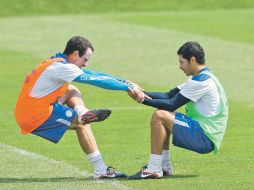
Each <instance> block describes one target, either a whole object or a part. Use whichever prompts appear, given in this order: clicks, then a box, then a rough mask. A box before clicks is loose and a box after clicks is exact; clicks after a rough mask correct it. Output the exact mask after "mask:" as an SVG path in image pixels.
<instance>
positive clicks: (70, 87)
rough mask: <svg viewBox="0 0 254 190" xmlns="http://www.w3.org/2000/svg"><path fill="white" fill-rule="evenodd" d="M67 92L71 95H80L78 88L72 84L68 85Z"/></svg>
mask: <svg viewBox="0 0 254 190" xmlns="http://www.w3.org/2000/svg"><path fill="white" fill-rule="evenodd" d="M68 93H69V94H70V95H71V96H72V95H77V94H79V95H81V92H80V91H79V89H78V88H77V87H76V86H74V85H72V84H69V85H68Z"/></svg>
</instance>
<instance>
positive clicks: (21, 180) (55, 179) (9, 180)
mask: <svg viewBox="0 0 254 190" xmlns="http://www.w3.org/2000/svg"><path fill="white" fill-rule="evenodd" d="M84 180H93V179H92V178H85V177H51V178H0V183H31V182H36V183H37V182H76V181H84Z"/></svg>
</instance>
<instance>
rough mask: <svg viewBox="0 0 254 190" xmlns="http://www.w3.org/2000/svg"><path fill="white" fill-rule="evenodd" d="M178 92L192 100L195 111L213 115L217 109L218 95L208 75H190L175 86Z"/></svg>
mask: <svg viewBox="0 0 254 190" xmlns="http://www.w3.org/2000/svg"><path fill="white" fill-rule="evenodd" d="M177 88H178V89H179V90H180V93H181V94H182V95H183V96H185V97H186V98H188V99H190V100H191V101H193V102H194V105H195V106H196V108H197V111H198V112H199V113H201V114H202V115H205V116H213V115H215V114H217V113H218V111H219V104H220V95H219V92H218V90H217V86H216V84H215V83H214V81H213V80H212V78H210V77H209V76H208V75H206V76H204V77H195V76H194V77H190V78H189V79H188V80H187V81H186V82H185V83H183V84H180V85H178V86H177Z"/></svg>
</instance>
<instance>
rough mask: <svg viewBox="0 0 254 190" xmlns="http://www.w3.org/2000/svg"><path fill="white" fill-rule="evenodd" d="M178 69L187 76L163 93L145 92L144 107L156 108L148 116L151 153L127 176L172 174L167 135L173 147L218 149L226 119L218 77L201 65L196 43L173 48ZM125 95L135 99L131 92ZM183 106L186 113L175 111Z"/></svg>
mask: <svg viewBox="0 0 254 190" xmlns="http://www.w3.org/2000/svg"><path fill="white" fill-rule="evenodd" d="M177 55H178V56H179V63H180V66H179V68H180V69H181V70H182V71H183V72H184V73H185V74H186V75H187V76H190V77H189V79H188V80H187V81H186V82H184V83H183V84H180V85H178V86H177V87H175V88H174V89H172V90H170V91H169V92H166V93H161V92H145V94H146V95H148V96H149V97H151V98H152V99H145V100H144V101H143V102H140V103H143V104H145V105H147V106H152V107H155V108H157V110H156V111H155V112H154V113H153V116H152V119H151V154H150V158H149V161H148V164H147V165H146V166H143V167H142V169H141V170H140V171H139V172H137V173H136V174H134V175H132V176H130V177H129V179H147V178H161V177H163V176H170V175H173V170H172V166H171V163H170V154H169V138H170V136H171V134H172V137H173V139H172V142H173V145H174V146H178V147H181V148H184V149H187V150H191V151H194V152H197V153H200V154H207V153H209V152H212V151H214V152H215V153H217V152H218V151H219V148H220V145H221V142H222V139H223V136H224V133H225V130H226V127H227V120H228V103H227V98H226V95H225V92H224V90H223V87H222V85H221V84H220V82H219V80H218V79H217V78H216V77H215V76H214V75H213V74H212V72H211V71H210V69H209V68H207V67H206V65H205V52H204V49H203V48H202V47H201V45H200V44H199V43H197V42H186V43H184V44H183V45H182V46H181V47H180V48H179V50H178V51H177ZM129 95H130V96H131V97H132V98H133V99H135V100H137V101H139V99H138V97H137V96H136V95H135V93H134V92H131V91H130V92H129ZM183 105H185V107H186V114H182V113H178V112H175V110H177V109H178V108H180V107H181V106H183Z"/></svg>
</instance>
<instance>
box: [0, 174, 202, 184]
mask: <svg viewBox="0 0 254 190" xmlns="http://www.w3.org/2000/svg"><path fill="white" fill-rule="evenodd" d="M193 177H198V176H197V175H174V176H169V177H164V178H161V179H164V180H165V179H167V180H169V179H177V178H193ZM110 180H112V181H120V180H121V181H122V180H133V179H128V178H119V179H104V181H110ZM77 181H96V180H95V179H93V178H92V177H51V178H0V183H33V182H34V183H40V182H77Z"/></svg>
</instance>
